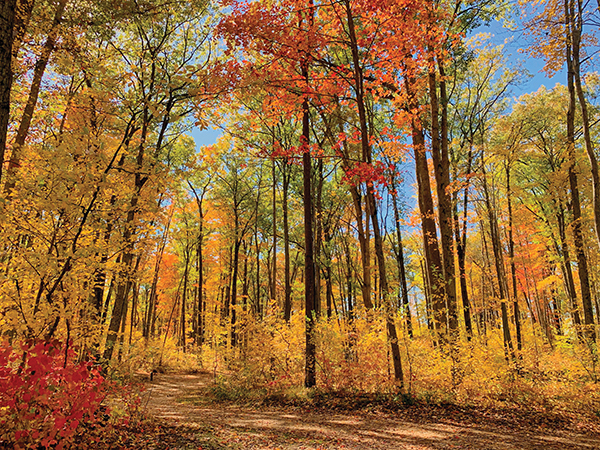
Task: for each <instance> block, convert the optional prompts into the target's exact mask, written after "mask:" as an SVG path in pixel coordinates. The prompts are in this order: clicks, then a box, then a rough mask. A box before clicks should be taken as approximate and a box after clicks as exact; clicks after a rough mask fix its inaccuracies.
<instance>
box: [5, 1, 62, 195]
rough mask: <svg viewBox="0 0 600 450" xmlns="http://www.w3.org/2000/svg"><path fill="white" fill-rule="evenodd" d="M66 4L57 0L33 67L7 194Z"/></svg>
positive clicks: (6, 187)
mask: <svg viewBox="0 0 600 450" xmlns="http://www.w3.org/2000/svg"><path fill="white" fill-rule="evenodd" d="M66 5H67V0H60V1H59V3H58V5H57V7H56V11H55V13H54V20H53V21H52V28H51V29H50V34H49V35H48V38H47V39H46V43H45V44H44V47H43V48H42V53H41V54H40V56H39V57H38V59H37V61H36V63H35V68H34V70H33V80H32V82H31V87H30V89H29V96H28V98H27V103H26V104H25V109H24V110H23V116H22V118H21V122H20V123H19V129H18V130H17V136H16V137H15V142H14V143H13V147H12V153H11V156H10V160H9V162H8V168H7V170H6V184H5V185H4V192H5V193H6V195H7V196H9V195H10V194H11V192H12V190H13V189H14V187H15V183H16V172H17V170H18V168H19V166H20V164H21V158H22V154H23V146H24V145H25V139H26V138H27V134H28V133H29V127H30V125H31V120H32V118H33V112H34V110H35V106H36V104H37V101H38V97H39V94H40V88H41V86H42V78H43V77H44V73H45V71H46V66H47V65H48V62H49V61H50V55H51V54H52V52H53V51H54V46H55V45H56V39H57V38H58V31H59V28H60V23H61V21H62V16H63V13H64V11H65V7H66ZM11 51H12V49H11ZM9 70H10V69H9Z"/></svg>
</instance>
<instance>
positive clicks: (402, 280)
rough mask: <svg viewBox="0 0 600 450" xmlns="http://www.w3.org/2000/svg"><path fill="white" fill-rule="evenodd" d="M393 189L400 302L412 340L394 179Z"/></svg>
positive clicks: (407, 330)
mask: <svg viewBox="0 0 600 450" xmlns="http://www.w3.org/2000/svg"><path fill="white" fill-rule="evenodd" d="M391 187H392V191H393V194H392V206H393V207H394V220H395V221H396V240H397V241H398V248H397V249H396V262H397V263H398V274H399V276H400V289H398V297H399V298H398V300H400V304H401V305H402V309H403V313H404V317H405V321H406V332H407V333H408V336H409V337H410V338H412V337H413V325H412V316H411V313H410V304H409V301H408V286H407V284H406V269H405V268H404V245H403V244H402V230H401V229H400V211H399V208H398V198H397V196H398V192H397V191H396V185H395V182H394V179H393V178H392V182H391Z"/></svg>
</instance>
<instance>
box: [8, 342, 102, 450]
mask: <svg viewBox="0 0 600 450" xmlns="http://www.w3.org/2000/svg"><path fill="white" fill-rule="evenodd" d="M74 360H75V353H74V351H73V350H72V349H69V350H66V354H65V349H64V346H63V345H61V344H60V343H59V342H58V341H50V342H47V341H44V342H30V343H27V344H25V345H22V346H20V348H19V349H18V350H17V349H16V348H15V347H13V346H11V345H9V344H7V343H2V344H0V447H1V446H2V445H8V446H14V447H15V448H32V447H35V448H39V447H40V446H41V447H42V448H48V447H51V446H52V447H54V448H56V449H62V448H68V447H70V446H72V444H73V442H74V439H75V437H76V436H77V434H78V433H79V432H81V431H82V429H83V428H84V427H85V428H86V429H87V430H90V429H93V428H95V427H96V425H98V424H99V423H100V422H101V421H103V420H104V414H105V413H106V409H103V408H101V407H100V405H101V403H102V401H103V400H104V397H105V396H106V393H107V389H108V387H109V383H108V382H107V380H106V379H105V378H104V377H103V376H102V374H101V373H100V371H99V369H98V368H96V367H94V365H93V364H91V363H89V362H80V363H74V362H73V361H74Z"/></svg>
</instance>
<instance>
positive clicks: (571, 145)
mask: <svg viewBox="0 0 600 450" xmlns="http://www.w3.org/2000/svg"><path fill="white" fill-rule="evenodd" d="M573 2H574V0H565V17H566V18H567V24H571V23H573V16H574V5H573ZM572 39H573V36H572V30H570V29H568V32H567V45H566V59H567V88H568V91H569V108H568V110H567V152H568V159H569V187H570V191H571V208H572V211H573V224H572V229H573V241H574V244H575V255H576V257H577V267H578V274H579V283H580V288H581V301H582V304H583V322H584V330H583V332H584V336H585V337H586V339H588V340H589V341H595V340H596V331H595V330H594V316H593V313H592V295H591V291H590V280H589V270H588V264H587V257H586V255H585V249H584V241H583V232H582V229H581V220H582V218H581V201H580V199H579V187H578V180H577V173H576V171H575V170H576V165H577V157H576V154H575V101H576V100H575V99H576V96H575V85H574V79H575V71H574V64H573V57H572V53H571V45H572Z"/></svg>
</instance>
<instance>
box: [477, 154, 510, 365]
mask: <svg viewBox="0 0 600 450" xmlns="http://www.w3.org/2000/svg"><path fill="white" fill-rule="evenodd" d="M482 172H483V193H484V200H485V206H486V209H487V215H488V221H489V224H490V236H491V238H492V251H493V252H494V263H495V267H496V276H497V277H498V294H499V299H500V310H501V314H502V332H503V337H504V352H505V357H506V361H507V362H508V361H510V360H514V349H513V343H512V338H511V336H510V328H509V320H508V308H507V306H506V304H507V302H508V296H507V292H506V291H507V289H506V287H507V285H508V284H507V282H506V273H505V271H504V261H503V258H502V243H501V241H500V232H499V230H498V219H497V217H496V209H495V208H494V206H493V205H492V200H491V198H490V194H489V190H488V186H487V179H486V178H487V175H486V173H485V161H483V162H482Z"/></svg>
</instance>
